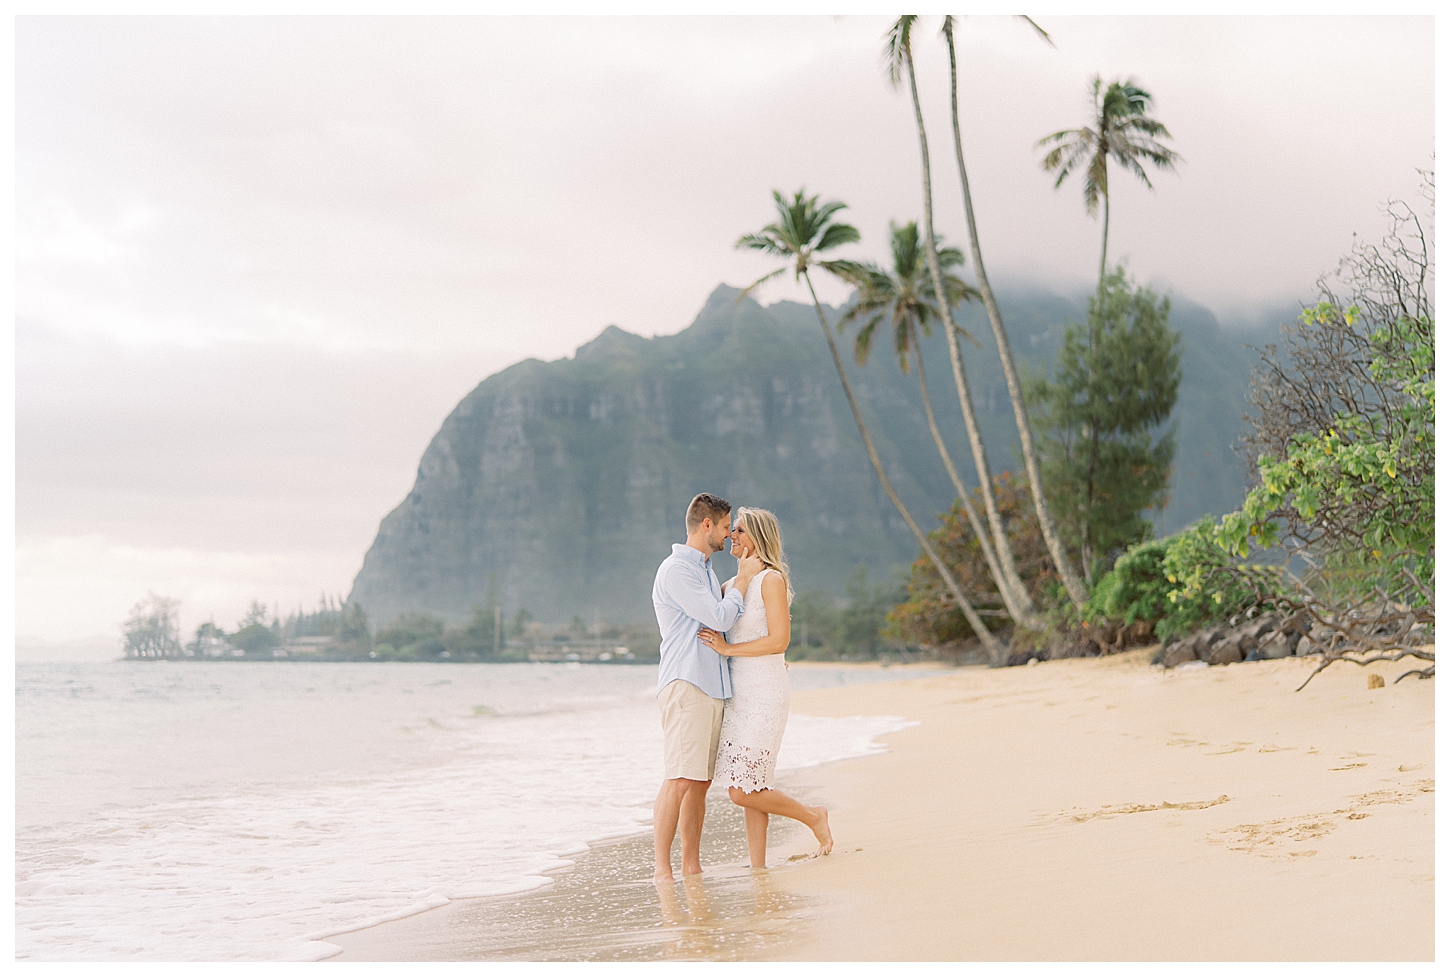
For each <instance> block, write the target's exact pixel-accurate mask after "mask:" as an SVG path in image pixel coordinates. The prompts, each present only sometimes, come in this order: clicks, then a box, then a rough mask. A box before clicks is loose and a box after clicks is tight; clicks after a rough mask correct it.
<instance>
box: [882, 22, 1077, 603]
mask: <svg viewBox="0 0 1450 977" xmlns="http://www.w3.org/2000/svg"><path fill="white" fill-rule="evenodd" d="M916 19H917V18H916V15H914V14H904V15H902V16H901V17H899V18H897V20H896V22H895V23H894V24H892V25H891V29H890V30H889V31H887V32H886V51H885V60H886V69H887V76H888V77H889V78H890V79H891V84H892V85H893V86H899V85H900V84H901V75H902V68H905V69H906V77H907V78H908V79H909V80H910V83H911V105H912V108H913V109H914V110H915V112H916V134H917V137H918V139H919V140H920V142H921V196H922V227H923V231H924V233H925V237H926V239H927V240H928V241H935V240H936V239H937V238H936V231H935V229H934V227H933V225H932V205H931V159H930V156H929V153H928V151H927V143H926V124H925V122H923V121H922V117H921V98H920V97H919V96H918V94H917V91H916V63H915V61H914V60H913V59H912V56H911V30H912V27H913V26H914V25H915V24H916ZM926 258H927V267H928V268H929V269H930V271H931V281H932V287H933V289H934V290H935V291H936V296H937V307H938V308H939V309H940V310H941V314H942V322H943V323H944V324H945V325H946V334H947V347H948V350H949V352H950V354H951V361H952V378H953V379H954V380H955V381H956V385H957V402H958V404H959V406H960V407H961V409H962V420H963V421H964V422H965V423H966V425H967V441H968V443H969V444H971V446H972V460H973V461H974V462H975V463H976V466H977V472H978V474H979V477H980V479H981V483H982V496H983V500H984V501H985V503H986V508H987V521H988V523H989V524H990V525H991V527H992V537H993V540H994V541H995V542H996V544H997V560H998V562H999V563H1000V564H1001V565H1002V566H1008V567H1012V566H1014V564H1013V560H1012V547H1011V545H1010V544H1009V543H1008V541H1007V533H1006V530H1005V529H1004V528H1003V525H1002V517H1001V514H1000V513H999V512H998V511H997V500H996V498H995V497H994V496H993V495H992V490H991V484H992V483H991V478H990V476H989V474H988V473H989V472H990V469H989V468H988V467H987V449H986V446H985V445H984V444H983V442H982V436H981V430H980V428H978V426H977V412H976V409H975V408H974V407H973V406H972V395H971V391H970V390H968V389H967V371H966V365H965V364H964V363H963V362H962V351H961V346H960V345H959V344H958V343H957V328H956V325H957V324H956V322H955V321H954V320H953V319H952V307H951V303H950V302H948V301H946V283H945V282H944V281H943V279H942V271H941V262H940V261H938V260H937V254H936V249H935V248H927V249H926ZM1035 463H1036V459H1033V464H1035ZM962 501H963V503H964V504H965V503H966V501H967V500H966V499H965V498H964V499H963V500H962ZM967 508H968V509H970V508H971V506H970V505H968V506H967ZM1065 553H1066V551H1065V550H1064V554H1065ZM1064 563H1066V561H1064ZM1059 572H1061V569H1059ZM1069 572H1071V568H1070V566H1069ZM1064 579H1065V578H1064ZM1005 580H1006V583H1007V586H1008V587H1009V588H1011V589H1012V590H1013V600H1014V601H1016V603H1017V604H1018V606H1019V607H1022V608H1028V607H1031V606H1032V598H1031V597H1029V596H1028V594H1027V588H1026V587H1025V586H1023V584H1022V579H1021V577H1019V576H1018V575H1017V573H1016V570H1015V567H1014V570H1013V572H1012V573H1010V574H1006V575H1005ZM1079 586H1081V585H1079ZM1069 592H1070V593H1071V588H1070V587H1069ZM1083 595H1084V596H1083V598H1082V599H1083V600H1086V599H1087V597H1086V591H1085V590H1084V591H1083ZM1073 600H1075V601H1076V600H1078V598H1077V596H1076V594H1074V595H1073ZM1080 602H1081V601H1079V603H1080Z"/></svg>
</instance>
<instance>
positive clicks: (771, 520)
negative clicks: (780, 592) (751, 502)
mask: <svg viewBox="0 0 1450 977" xmlns="http://www.w3.org/2000/svg"><path fill="white" fill-rule="evenodd" d="M735 514H736V517H737V519H738V520H739V521H738V522H737V523H736V525H738V526H741V527H743V528H744V530H745V531H746V532H747V533H749V534H750V538H751V540H752V541H753V542H754V543H755V555H756V556H758V557H760V562H761V563H764V564H765V565H766V566H767V567H769V568H770V569H772V570H775V571H776V572H778V573H779V574H780V575H781V576H782V577H784V578H785V599H786V600H788V601H789V600H794V599H795V588H794V587H792V586H791V585H790V564H788V563H786V562H785V549H784V547H782V546H781V542H780V523H779V522H777V521H776V518H775V513H773V512H770V511H768V510H766V509H749V508H746V507H745V506H741V507H740V508H738V509H736V510H735Z"/></svg>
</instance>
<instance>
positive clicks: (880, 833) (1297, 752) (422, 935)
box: [328, 649, 1434, 961]
mask: <svg viewBox="0 0 1450 977" xmlns="http://www.w3.org/2000/svg"><path fill="white" fill-rule="evenodd" d="M1150 654H1151V649H1144V650H1140V651H1135V652H1128V653H1125V654H1122V655H1117V656H1112V657H1109V658H1097V659H1070V660H1065V661H1054V662H1042V663H1039V664H1038V665H1036V666H1024V667H1019V668H1013V669H998V670H987V669H985V668H961V669H958V670H955V671H953V672H951V673H948V674H936V675H933V676H929V677H915V678H913V677H910V673H909V671H908V668H909V667H903V666H900V665H896V666H892V667H893V668H901V670H902V674H903V678H904V679H905V680H904V681H900V682H883V683H872V684H870V685H848V686H837V687H831V688H826V689H817V690H813V691H810V692H800V693H796V695H795V696H794V698H793V712H796V713H803V714H809V715H817V716H851V715H898V716H904V717H906V718H907V719H909V720H913V721H917V722H919V724H920V725H917V726H914V727H912V728H908V729H905V730H902V731H899V732H896V733H890V734H886V735H884V736H883V737H881V738H880V741H881V742H884V743H885V744H886V745H887V746H888V751H887V752H885V753H878V754H874V755H871V756H866V757H858V758H854V759H852V760H851V761H850V762H835V763H830V764H825V765H822V766H817V767H811V768H805V769H802V770H797V771H791V772H790V773H788V774H783V775H782V783H781V786H782V788H783V789H786V790H787V791H789V792H790V793H792V794H793V795H796V796H798V797H800V798H801V799H802V800H804V801H806V802H807V803H826V804H827V805H828V806H830V808H831V811H832V819H831V820H832V829H833V832H834V834H835V836H836V852H835V853H833V855H832V856H828V857H826V858H821V859H802V860H800V861H798V862H794V863H792V862H790V861H788V859H789V858H790V856H791V855H792V854H797V853H799V852H798V851H797V849H799V851H800V852H804V851H806V850H808V849H809V848H811V847H813V846H812V845H810V844H809V842H810V838H809V832H807V831H806V830H805V829H804V828H803V827H801V826H800V825H797V824H795V823H794V822H790V821H784V822H782V819H779V818H772V819H771V841H770V857H769V860H768V865H769V866H770V868H768V869H767V870H766V871H765V872H761V873H751V872H750V871H749V869H748V868H742V867H741V866H743V865H744V864H745V862H746V858H745V854H744V843H743V831H740V830H739V829H738V828H733V827H732V826H731V825H732V824H734V822H737V821H739V820H740V819H739V815H738V813H736V810H735V809H734V806H733V805H731V804H730V803H729V801H728V799H725V798H724V796H723V794H719V793H718V792H716V791H712V794H711V797H710V802H709V811H708V814H707V818H708V820H707V824H706V839H705V841H706V858H705V861H706V864H707V868H706V872H705V875H704V876H703V877H702V878H701V879H698V880H696V882H693V883H690V884H688V885H687V884H686V883H684V882H679V881H677V882H676V884H675V885H674V886H672V887H670V888H671V890H672V893H671V896H670V897H669V898H661V896H660V895H659V894H657V893H656V892H655V891H654V887H653V886H652V885H649V884H648V883H647V873H645V874H644V877H643V878H635V876H638V875H641V874H642V873H641V871H640V870H639V868H638V867H637V866H635V865H634V862H635V861H638V860H640V859H641V858H642V857H643V856H645V855H648V854H649V847H650V846H649V845H648V841H649V835H648V832H647V831H646V832H644V833H642V834H641V835H639V836H633V837H632V838H629V839H624V840H622V841H619V842H616V843H614V844H609V845H604V846H599V847H596V848H595V849H593V850H591V852H589V853H587V854H585V855H583V856H581V857H580V859H579V860H578V862H577V864H576V866H575V868H574V869H573V870H572V871H570V872H566V873H564V874H562V875H560V876H558V877H556V878H557V880H556V882H555V884H553V885H550V886H546V887H544V888H543V889H540V890H534V892H531V893H525V894H522V895H519V896H514V897H510V898H509V905H510V906H512V907H515V908H514V909H512V910H509V911H506V912H505V911H501V910H500V909H499V907H500V906H501V905H502V901H501V900H496V899H490V900H459V901H456V902H455V903H452V904H450V905H449V906H445V907H442V908H441V909H435V910H432V911H429V912H427V913H423V914H419V915H416V916H412V917H408V918H407V919H403V920H398V921H396V922H392V923H385V924H382V925H379V926H375V927H371V928H369V929H364V930H359V931H354V932H352V933H349V934H345V935H342V934H340V935H339V936H338V937H337V938H335V939H329V941H328V942H331V943H334V944H335V945H338V946H341V947H342V952H341V953H340V954H338V955H336V956H334V957H332V958H331V959H333V960H342V961H352V960H385V959H386V960H425V959H436V960H463V959H519V960H524V959H532V960H626V959H629V960H638V959H671V958H673V959H736V960H922V961H925V960H1402V959H1403V960H1427V959H1433V957H1434V780H1433V777H1434V742H1433V738H1434V737H1433V734H1434V686H1433V679H1432V680H1429V681H1418V680H1406V681H1405V682H1402V683H1400V684H1399V685H1398V686H1395V685H1393V684H1392V683H1393V680H1394V677H1395V676H1396V675H1398V674H1399V672H1397V671H1395V669H1396V668H1398V667H1399V664H1395V665H1386V664H1379V665H1372V666H1368V667H1364V668H1360V667H1356V666H1352V665H1349V664H1347V663H1345V664H1340V665H1337V666H1335V667H1333V668H1330V669H1327V670H1326V671H1324V672H1322V673H1320V674H1319V675H1318V676H1317V677H1316V678H1315V679H1314V681H1313V682H1311V683H1310V684H1309V686H1308V687H1307V688H1306V689H1305V690H1304V691H1303V692H1300V693H1294V692H1293V691H1292V690H1293V689H1294V688H1295V687H1296V686H1297V685H1298V684H1299V683H1300V682H1302V681H1303V679H1304V677H1305V676H1307V674H1308V672H1309V671H1310V670H1312V669H1313V667H1315V665H1317V660H1299V659H1282V660H1276V661H1266V662H1256V663H1244V664H1238V665H1232V666H1226V667H1219V668H1211V669H1210V668H1200V669H1181V670H1173V671H1166V672H1165V671H1164V670H1162V669H1158V668H1153V667H1150V666H1148V665H1147V659H1148V656H1149V655H1150ZM793 664H797V663H793ZM798 664H808V663H798ZM862 664H863V665H864V666H865V667H880V666H879V665H877V664H875V663H862ZM836 667H838V666H836ZM1400 671H1403V668H1400ZM1367 673H1375V674H1379V675H1381V676H1382V677H1384V678H1386V680H1387V686H1386V687H1385V688H1380V689H1373V690H1371V689H1368V688H1367V682H1366V674H1367ZM717 794H718V796H717ZM737 834H738V835H740V836H739V837H737V836H736V835H737ZM631 845H634V846H636V849H637V850H631V847H630V846H631ZM648 864H649V862H648V861H645V862H644V866H645V867H646V868H647V866H648ZM671 902H673V903H674V908H673V910H672V909H671V908H670V906H669V904H670V903H671ZM520 907H522V908H520ZM606 910H607V912H606ZM601 914H602V915H601ZM1348 921H1352V923H1349V922H1348Z"/></svg>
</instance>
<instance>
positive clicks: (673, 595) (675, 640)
mask: <svg viewBox="0 0 1450 977" xmlns="http://www.w3.org/2000/svg"><path fill="white" fill-rule="evenodd" d="M653 597H654V604H655V618H656V619H658V621H659V624H660V682H659V688H658V689H657V690H656V694H658V693H659V692H660V691H663V690H664V687H665V686H666V685H669V684H670V683H671V682H673V681H675V680H676V679H684V680H685V681H686V682H689V683H691V684H692V685H694V686H696V687H697V688H699V689H700V691H702V692H704V693H705V694H706V695H708V696H710V697H711V698H713V699H728V698H730V665H729V663H728V662H726V661H725V659H724V658H723V657H721V656H720V655H718V654H716V652H715V650H714V649H713V648H711V647H710V646H709V645H707V644H705V643H704V642H702V641H701V640H700V638H699V631H700V628H701V627H707V628H711V629H713V630H715V631H719V632H722V633H723V632H725V631H728V630H730V626H731V625H732V624H734V623H735V619H736V618H738V617H739V616H740V612H741V611H743V610H745V603H744V601H742V600H741V597H740V591H738V590H736V589H735V588H734V587H731V588H730V591H729V593H727V594H726V595H725V596H724V598H723V599H722V598H721V596H720V581H719V579H718V578H716V576H715V570H714V568H712V567H711V566H710V561H709V560H707V559H706V558H705V554H703V553H701V552H700V551H699V550H697V549H695V548H694V547H693V546H686V545H685V544H683V543H676V544H674V547H673V548H672V551H671V553H670V555H669V556H667V557H665V562H663V563H661V564H660V568H659V572H657V573H656V574H655V586H654V594H653Z"/></svg>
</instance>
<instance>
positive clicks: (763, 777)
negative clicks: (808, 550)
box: [715, 570, 790, 794]
mask: <svg viewBox="0 0 1450 977" xmlns="http://www.w3.org/2000/svg"><path fill="white" fill-rule="evenodd" d="M775 572H776V571H774V570H766V571H763V572H762V573H758V574H756V575H755V576H754V577H753V578H752V579H751V581H750V586H749V587H747V588H746V594H745V610H744V612H743V613H742V614H741V615H740V617H738V618H736V620H735V626H734V627H733V628H731V629H730V630H729V631H728V632H726V634H725V638H726V640H727V641H729V642H730V643H731V644H741V643H743V642H746V641H754V640H755V639H756V638H763V637H765V636H766V635H767V634H769V633H770V628H769V627H767V626H766V623H765V599H764V598H763V597H761V595H760V588H761V585H762V584H763V583H764V582H765V575H766V574H767V573H775ZM730 687H731V689H732V690H733V691H732V693H731V696H730V698H729V699H726V700H725V718H724V719H723V720H722V721H721V723H720V752H719V754H718V755H717V756H716V759H715V780H716V782H717V783H720V784H722V785H724V786H725V787H727V788H729V787H739V788H740V789H741V790H743V791H745V792H746V793H747V794H748V793H752V792H754V791H757V790H766V789H767V788H770V787H773V786H775V761H776V758H777V757H779V755H780V740H781V737H783V736H784V735H785V721H786V718H787V717H788V716H789V715H790V681H789V680H788V679H787V678H786V673H785V655H783V654H782V655H757V656H752V657H741V658H731V659H730Z"/></svg>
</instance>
